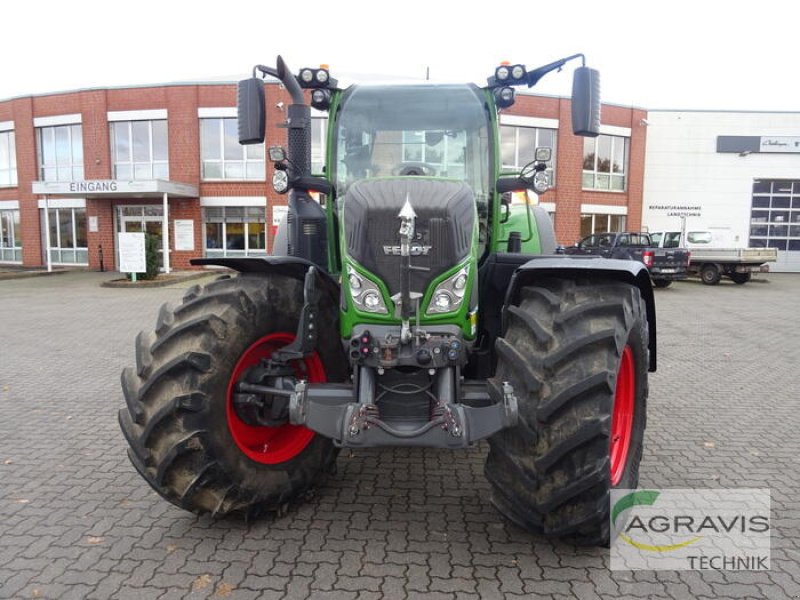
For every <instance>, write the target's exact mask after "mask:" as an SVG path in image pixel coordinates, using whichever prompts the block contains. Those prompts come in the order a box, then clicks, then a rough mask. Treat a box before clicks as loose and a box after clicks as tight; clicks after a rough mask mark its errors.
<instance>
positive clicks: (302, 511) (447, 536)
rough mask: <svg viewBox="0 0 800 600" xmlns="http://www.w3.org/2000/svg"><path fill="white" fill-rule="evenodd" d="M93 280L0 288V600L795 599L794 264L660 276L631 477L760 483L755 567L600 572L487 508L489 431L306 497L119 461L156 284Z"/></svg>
mask: <svg viewBox="0 0 800 600" xmlns="http://www.w3.org/2000/svg"><path fill="white" fill-rule="evenodd" d="M108 277H109V276H108V274H99V273H70V274H65V275H59V276H58V277H39V278H33V279H20V280H11V281H2V282H0V598H51V599H67V598H76V599H95V598H96V599H101V600H104V599H107V598H118V599H126V598H137V599H138V598H144V599H153V600H155V599H160V600H168V599H169V600H171V599H179V598H185V599H191V600H194V599H198V600H199V599H201V598H230V599H237V600H238V599H242V600H245V599H256V598H265V599H276V600H277V599H291V598H298V599H299V598H321V599H325V598H330V599H334V598H337V599H338V598H342V599H354V600H356V599H361V600H367V599H377V598H388V599H402V598H408V599H413V598H425V599H426V600H438V599H449V600H457V599H458V600H466V599H468V598H495V597H496V598H500V597H505V598H539V597H541V598H574V597H577V598H581V599H582V600H587V599H592V598H609V599H610V598H615V599H616V598H674V599H683V598H689V597H695V598H771V599H773V598H774V599H778V598H798V597H800V512H799V511H800V483H798V479H800V443H799V442H798V431H799V430H800V398H799V397H798V396H800V385H798V378H800V318H799V317H800V308H798V307H800V303H798V298H800V276H793V275H775V274H773V275H770V276H769V279H768V281H766V282H752V283H750V284H747V285H745V286H736V285H733V284H732V283H730V282H723V283H722V284H720V285H719V286H716V287H708V286H703V285H701V284H700V283H697V282H682V283H679V284H676V285H673V286H672V287H671V288H668V289H666V290H658V291H657V292H656V300H657V305H658V315H659V323H658V338H659V370H658V372H657V373H655V374H653V375H652V376H651V395H650V402H649V414H648V429H647V434H646V446H645V457H644V460H643V463H642V468H641V477H642V481H641V483H642V485H644V486H652V487H704V486H705V487H725V486H730V487H769V488H771V490H772V511H773V512H772V518H773V531H774V534H773V541H772V563H771V564H772V568H771V570H770V571H766V572H717V571H703V572H698V571H682V572H676V571H660V572H612V571H610V570H609V568H608V567H609V559H608V553H607V551H604V550H600V549H597V550H595V549H575V548H573V547H570V546H567V545H564V544H559V543H554V542H551V541H548V540H545V539H543V538H541V537H537V536H533V535H530V534H527V533H524V532H522V531H521V530H519V529H517V528H516V527H514V526H512V525H510V524H509V523H507V522H506V521H504V520H503V519H502V518H501V516H500V515H499V514H497V513H496V512H495V511H494V509H493V508H492V507H491V505H490V504H489V499H488V496H489V495H488V486H487V484H486V481H485V479H484V476H483V461H484V457H485V454H486V445H485V444H482V445H479V446H478V447H476V448H474V449H471V450H469V451H447V450H425V449H415V450H398V449H385V450H361V451H356V452H350V451H345V452H343V453H342V454H341V455H340V458H339V461H338V467H339V470H338V474H337V475H336V476H335V477H333V478H332V480H331V481H330V482H329V483H328V484H327V485H326V486H325V487H324V488H322V489H321V490H319V492H318V494H317V495H316V497H314V498H313V499H311V500H310V501H309V502H307V503H306V504H304V505H302V506H300V507H298V508H296V509H294V510H292V511H291V512H290V513H289V514H287V515H285V516H283V517H280V518H272V519H267V520H260V521H257V522H255V523H250V524H246V523H244V522H242V521H240V520H236V519H233V520H230V519H228V520H221V521H214V520H211V519H210V518H207V517H202V518H200V517H196V516H194V515H192V514H189V513H186V512H183V511H181V510H180V509H178V508H176V507H174V506H172V505H170V504H168V503H167V502H165V501H163V500H161V499H160V498H159V497H157V496H156V494H155V493H154V492H152V491H151V490H150V488H149V487H148V486H147V484H146V483H145V482H144V481H143V480H142V479H140V478H139V476H138V475H137V474H136V472H135V471H134V469H133V467H132V466H131V465H130V463H129V462H128V460H127V458H126V456H125V442H124V439H123V437H122V434H121V433H120V431H119V428H118V426H117V422H116V414H117V410H118V408H119V407H120V406H121V404H122V397H121V393H120V387H119V373H120V371H121V369H122V368H123V367H124V366H126V365H129V364H131V363H132V361H133V340H134V336H135V335H136V333H137V332H138V331H139V330H140V329H142V328H151V327H153V325H154V324H155V318H156V311H157V309H158V307H159V306H160V305H161V303H163V302H165V301H172V302H177V301H179V300H180V297H181V296H182V294H183V291H184V289H183V288H186V287H188V286H190V285H192V283H194V282H192V283H185V284H180V285H176V286H172V287H168V288H159V289H147V290H127V289H124V290H120V289H107V288H101V287H100V285H99V284H100V283H101V281H103V280H104V279H108Z"/></svg>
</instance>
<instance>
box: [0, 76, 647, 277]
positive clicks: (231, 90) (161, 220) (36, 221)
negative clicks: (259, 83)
mask: <svg viewBox="0 0 800 600" xmlns="http://www.w3.org/2000/svg"><path fill="white" fill-rule="evenodd" d="M289 103H290V99H289V96H288V94H286V92H285V91H284V90H283V89H282V88H281V86H279V85H278V84H277V83H270V84H268V85H267V145H277V144H285V135H286V133H285V132H286V130H285V129H281V128H278V127H277V126H278V125H279V124H280V123H282V122H283V121H284V120H285V107H286V106H287V105H288V104H289ZM235 106H236V86H235V85H234V84H190V85H167V86H155V87H137V88H125V89H97V90H85V91H76V92H69V93H60V94H52V95H41V96H33V97H22V98H14V99H11V100H6V101H0V263H3V264H17V265H23V266H27V267H36V266H45V265H48V264H49V265H51V266H52V265H56V266H63V265H73V266H85V267H88V268H91V269H97V268H99V267H100V264H101V258H102V261H103V266H104V267H105V268H106V269H108V270H111V269H115V268H117V265H118V256H117V248H116V243H115V240H116V233H117V232H121V231H148V232H151V233H154V234H156V235H158V236H160V238H161V240H162V248H163V247H167V248H168V254H167V255H166V260H165V261H164V262H165V263H166V264H165V266H166V267H167V268H171V269H185V268H188V267H189V259H191V258H194V257H198V256H222V255H226V256H245V255H249V256H257V255H259V254H261V255H263V254H265V253H266V252H267V251H268V249H269V248H270V247H271V242H272V236H273V225H274V223H276V222H277V221H278V220H279V219H280V218H281V217H282V215H283V214H285V203H286V198H285V196H280V195H278V194H275V193H274V192H273V190H272V188H271V185H268V184H267V183H266V182H269V181H271V178H272V166H271V165H270V164H269V163H268V162H266V161H265V152H264V148H263V147H261V146H247V147H244V146H239V145H238V143H237V141H236V108H235ZM646 116H647V113H646V112H645V111H643V110H639V109H635V108H633V109H632V108H623V107H619V106H613V105H604V106H603V109H602V122H603V125H602V129H601V135H600V137H598V138H596V139H589V138H586V139H585V138H580V137H575V136H573V135H572V132H571V129H570V101H569V100H568V99H564V98H554V97H543V96H531V95H518V96H517V102H516V104H515V105H514V106H512V107H511V108H509V109H505V110H503V111H502V113H501V117H500V122H501V125H502V127H501V140H502V146H503V152H502V154H503V156H502V161H503V165H504V166H505V167H509V168H514V167H521V166H523V165H524V164H525V163H527V162H528V161H530V160H531V159H532V157H533V150H534V148H535V147H536V146H537V145H539V146H550V147H552V148H553V149H554V152H553V157H554V158H553V161H552V165H551V169H550V171H551V173H552V181H553V188H552V189H551V190H549V191H548V192H547V193H546V194H544V196H543V197H542V198H541V200H542V202H543V204H544V206H546V207H547V209H548V210H549V211H550V212H551V213H552V214H553V217H554V219H555V226H556V235H557V238H558V240H559V242H561V243H564V244H569V243H572V242H574V241H575V240H576V239H578V238H579V237H581V236H582V235H586V234H588V233H591V232H593V231H606V230H622V229H638V228H639V227H640V225H641V209H642V189H643V177H644V155H645V132H646V127H644V126H643V123H644V121H643V120H644V119H645V117H646ZM324 125H325V115H324V114H317V115H315V118H314V119H313V136H314V139H313V148H312V153H313V157H312V160H313V162H314V165H315V167H316V168H317V169H318V170H319V169H321V166H322V164H323V160H324V156H323V154H324V147H325V144H324V140H325V131H324V129H325V127H324ZM165 228H166V230H167V231H168V235H167V236H166V238H165V237H164V236H163V233H164V231H165ZM45 248H48V249H49V252H48V251H46V250H45ZM48 255H49V256H48ZM163 257H164V254H163V251H162V260H163ZM48 258H49V261H48Z"/></svg>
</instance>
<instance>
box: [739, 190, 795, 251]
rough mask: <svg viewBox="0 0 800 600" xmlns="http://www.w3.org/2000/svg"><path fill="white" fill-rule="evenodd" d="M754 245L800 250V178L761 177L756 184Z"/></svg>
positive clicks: (752, 212)
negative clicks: (763, 178) (768, 178)
mask: <svg viewBox="0 0 800 600" xmlns="http://www.w3.org/2000/svg"><path fill="white" fill-rule="evenodd" d="M750 246H751V247H755V248H777V249H778V250H782V251H784V252H785V251H800V181H798V180H785V179H775V180H759V181H756V182H755V183H754V184H753V204H752V208H751V210H750Z"/></svg>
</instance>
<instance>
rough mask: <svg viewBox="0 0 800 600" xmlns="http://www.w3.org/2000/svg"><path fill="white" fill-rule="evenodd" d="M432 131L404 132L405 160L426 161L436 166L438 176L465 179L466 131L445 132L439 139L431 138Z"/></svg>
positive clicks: (408, 161) (411, 161)
mask: <svg viewBox="0 0 800 600" xmlns="http://www.w3.org/2000/svg"><path fill="white" fill-rule="evenodd" d="M431 133H432V132H424V131H404V132H403V162H404V163H425V164H426V165H430V166H432V167H434V168H436V175H437V176H438V177H450V178H452V179H460V180H462V181H463V180H464V178H465V176H466V174H465V171H464V157H465V156H466V154H467V146H466V139H467V138H466V134H465V132H464V131H457V132H455V131H453V132H445V133H444V135H442V136H441V138H439V139H431V138H430V135H431ZM426 134H427V135H426ZM426 138H427V139H426Z"/></svg>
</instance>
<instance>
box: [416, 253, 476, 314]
mask: <svg viewBox="0 0 800 600" xmlns="http://www.w3.org/2000/svg"><path fill="white" fill-rule="evenodd" d="M468 281H469V265H465V266H464V267H462V268H461V269H459V270H458V271H457V272H456V273H454V274H453V275H451V276H450V277H448V278H447V279H445V280H444V281H442V282H441V283H440V284H439V285H437V286H436V289H435V290H434V291H433V295H432V296H431V301H430V303H429V304H428V310H427V311H426V312H427V314H428V315H436V314H442V313H448V312H453V311H456V310H458V309H459V308H460V307H461V304H462V302H463V301H464V295H465V294H466V292H467V282H468Z"/></svg>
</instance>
